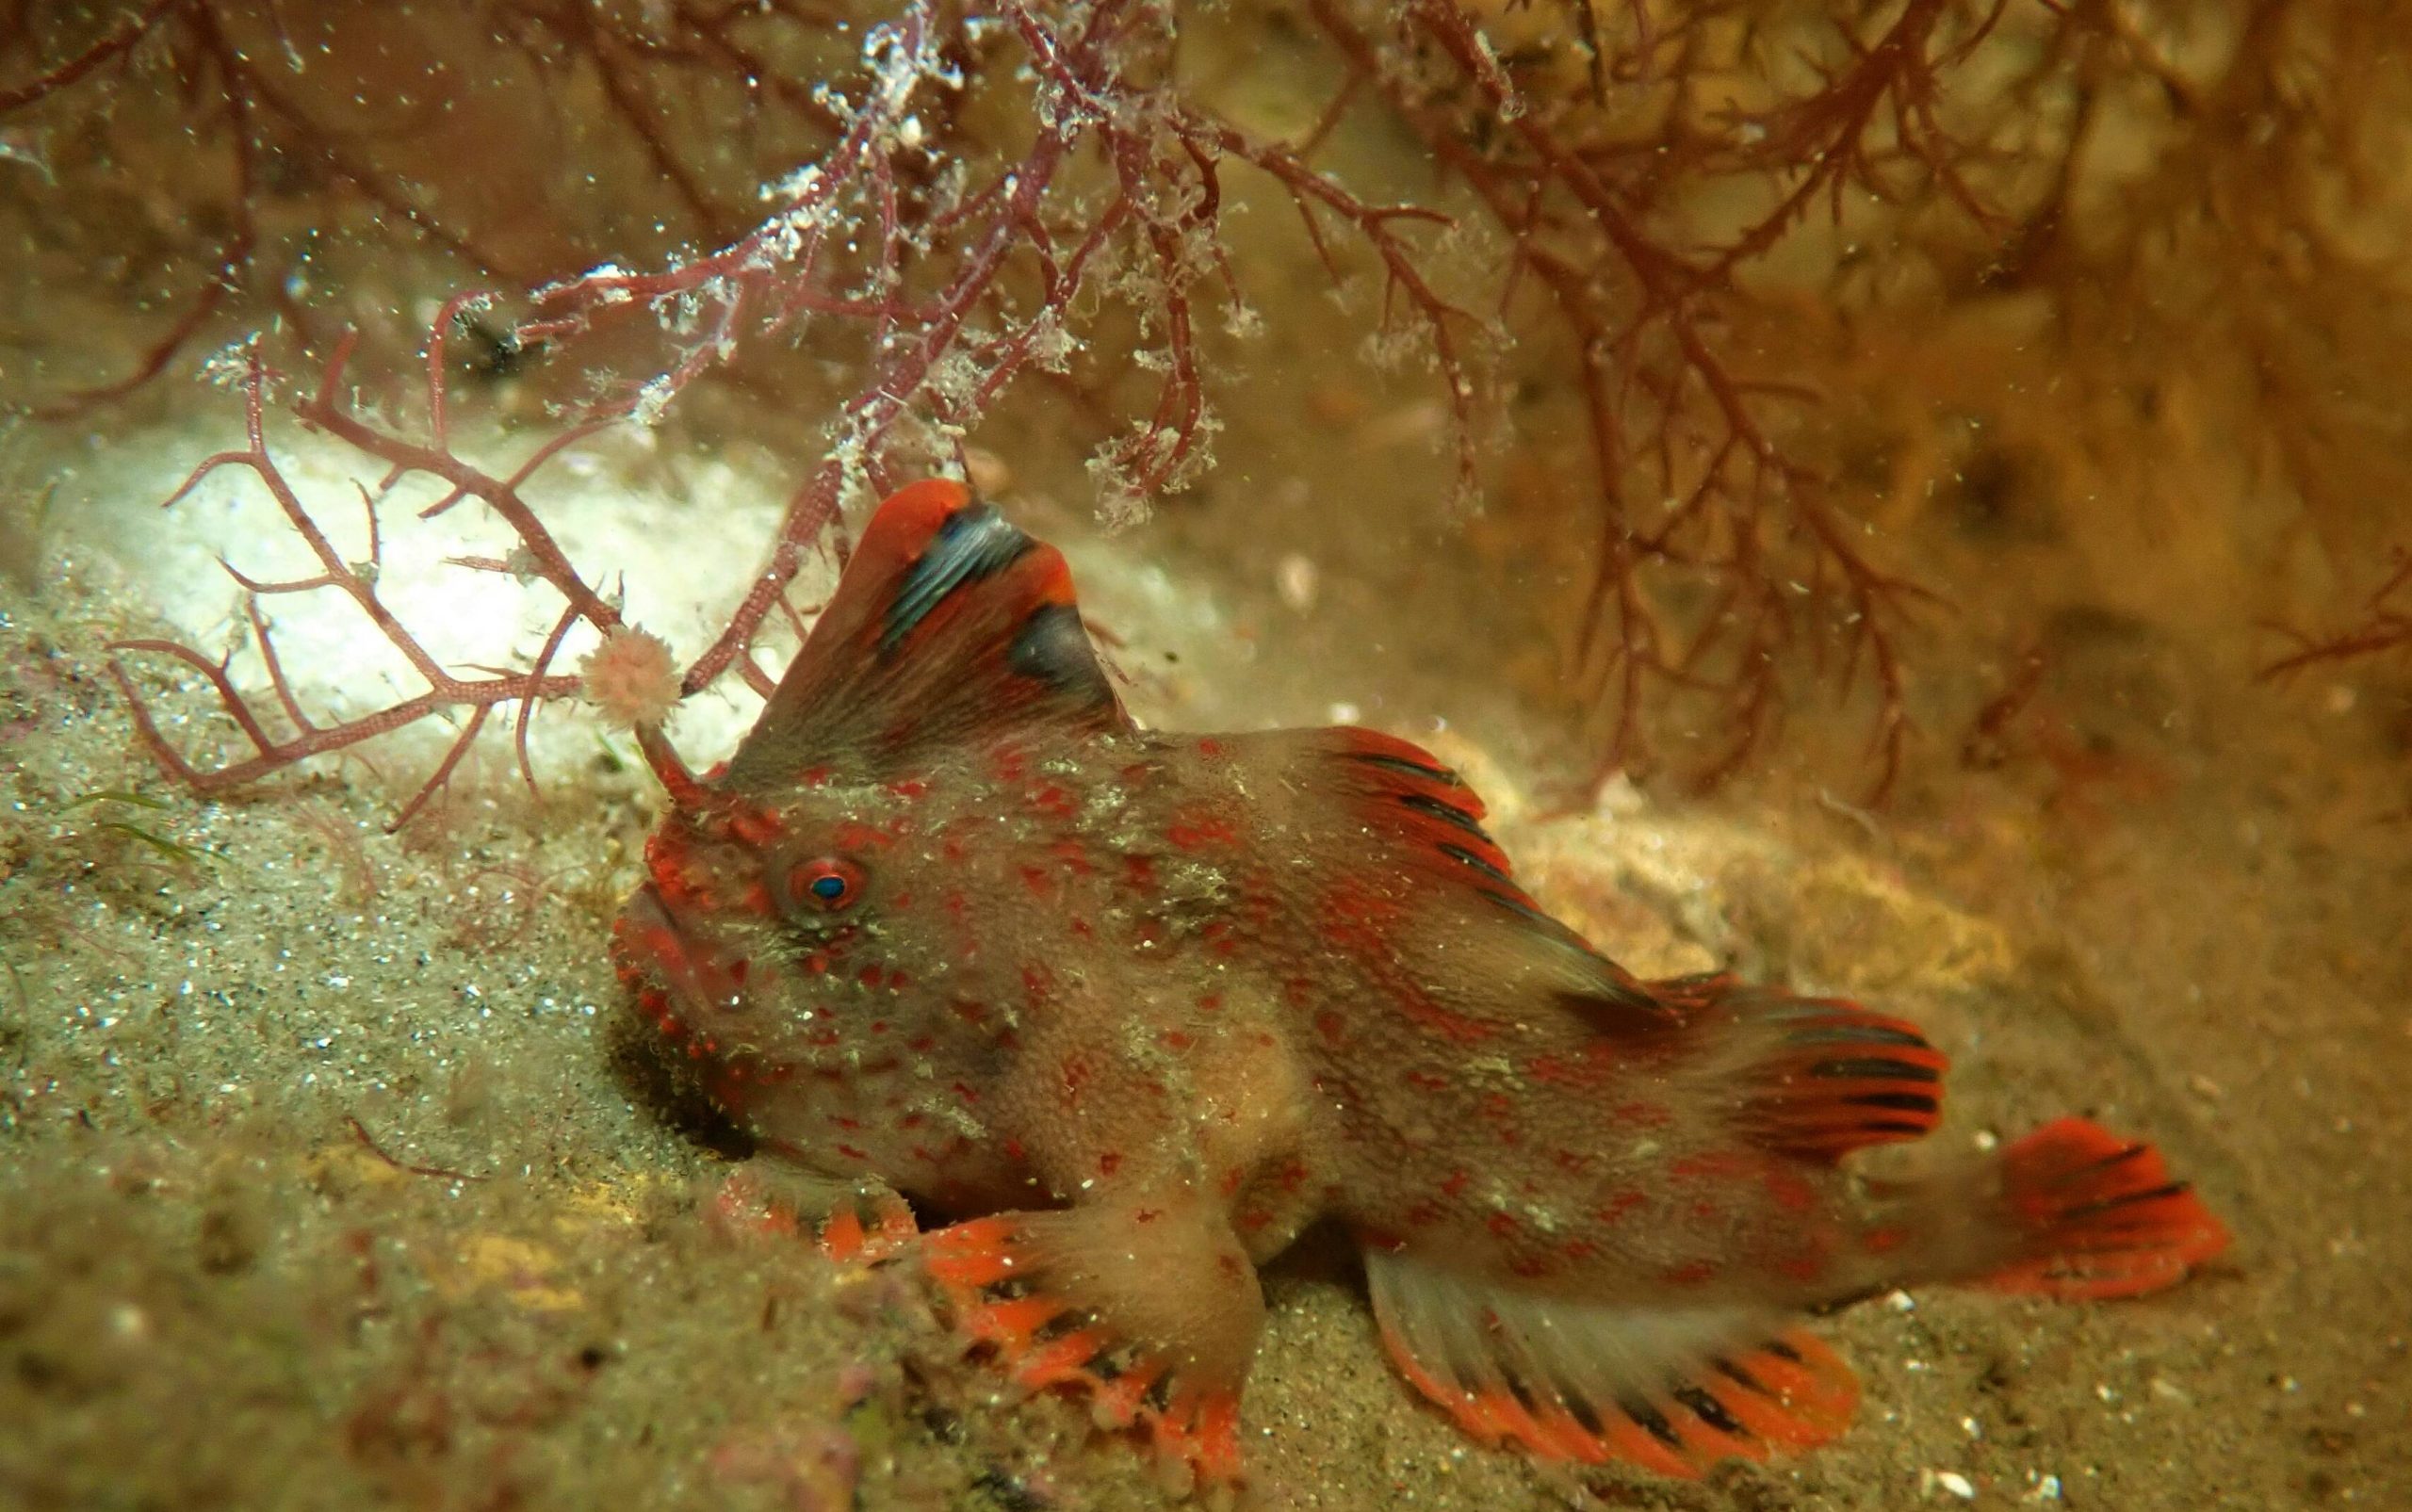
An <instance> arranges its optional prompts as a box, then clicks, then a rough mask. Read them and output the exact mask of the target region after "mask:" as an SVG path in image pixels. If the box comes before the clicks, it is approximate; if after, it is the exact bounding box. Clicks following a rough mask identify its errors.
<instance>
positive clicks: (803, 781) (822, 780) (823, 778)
mask: <svg viewBox="0 0 2412 1512" xmlns="http://www.w3.org/2000/svg"><path fill="white" fill-rule="evenodd" d="M833 775H835V773H833V772H831V771H830V770H829V768H828V765H827V764H826V763H823V764H822V765H820V766H815V767H807V768H805V769H804V770H803V771H802V772H797V773H796V774H795V780H796V782H797V784H798V785H799V786H802V787H806V788H825V787H827V786H829V779H830V778H831V777H832V776H833Z"/></svg>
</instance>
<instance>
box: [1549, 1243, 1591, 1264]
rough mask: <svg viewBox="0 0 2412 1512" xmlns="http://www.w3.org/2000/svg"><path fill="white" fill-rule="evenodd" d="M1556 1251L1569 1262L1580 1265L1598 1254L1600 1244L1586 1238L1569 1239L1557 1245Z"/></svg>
mask: <svg viewBox="0 0 2412 1512" xmlns="http://www.w3.org/2000/svg"><path fill="white" fill-rule="evenodd" d="M1557 1252H1558V1253H1559V1254H1560V1255H1563V1256H1565V1257H1566V1259H1567V1261H1568V1262H1569V1263H1570V1264H1574V1265H1580V1264H1582V1263H1583V1262H1584V1261H1585V1260H1589V1259H1591V1258H1592V1257H1593V1256H1595V1255H1597V1254H1599V1252H1600V1246H1599V1245H1597V1244H1593V1243H1591V1242H1590V1241H1589V1240H1588V1239H1570V1240H1568V1241H1566V1242H1565V1243H1564V1244H1560V1245H1558V1246H1557Z"/></svg>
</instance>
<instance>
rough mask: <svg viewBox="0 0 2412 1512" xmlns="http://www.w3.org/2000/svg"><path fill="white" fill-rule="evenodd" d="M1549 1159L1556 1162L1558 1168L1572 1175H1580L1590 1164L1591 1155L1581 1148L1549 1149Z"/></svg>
mask: <svg viewBox="0 0 2412 1512" xmlns="http://www.w3.org/2000/svg"><path fill="white" fill-rule="evenodd" d="M1550 1159H1551V1160H1554V1161H1556V1162H1557V1168H1558V1169H1559V1170H1561V1171H1565V1172H1567V1173H1568V1174H1570V1175H1573V1176H1580V1175H1582V1174H1583V1172H1584V1171H1586V1170H1588V1169H1589V1167H1590V1164H1591V1157H1589V1155H1586V1154H1584V1153H1583V1152H1582V1151H1581V1150H1573V1149H1555V1150H1552V1151H1550Z"/></svg>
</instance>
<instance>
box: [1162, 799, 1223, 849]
mask: <svg viewBox="0 0 2412 1512" xmlns="http://www.w3.org/2000/svg"><path fill="white" fill-rule="evenodd" d="M1165 839H1166V840H1168V841H1170V842H1171V843H1172V846H1173V848H1174V849H1175V850H1179V851H1186V852H1189V853H1191V854H1196V853H1198V852H1199V851H1205V850H1210V849H1211V850H1227V849H1229V848H1230V847H1232V846H1235V845H1237V844H1239V842H1240V832H1239V830H1238V829H1237V828H1236V827H1234V826H1233V825H1232V823H1231V821H1230V820H1227V819H1225V818H1223V817H1222V816H1221V815H1219V814H1216V813H1214V811H1213V810H1211V809H1205V808H1191V809H1184V810H1182V812H1181V813H1180V814H1178V815H1176V816H1175V817H1174V819H1173V821H1172V822H1171V823H1170V824H1167V825H1166V826H1165Z"/></svg>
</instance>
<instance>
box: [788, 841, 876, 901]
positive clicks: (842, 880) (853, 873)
mask: <svg viewBox="0 0 2412 1512" xmlns="http://www.w3.org/2000/svg"><path fill="white" fill-rule="evenodd" d="M862 891H863V869H862V868H860V867H858V866H856V865H855V863H853V862H852V861H849V860H847V859H846V858H845V857H843V856H837V855H817V856H814V857H812V858H811V859H809V860H806V861H799V862H797V863H796V864H795V865H794V866H793V867H792V868H790V870H789V871H788V898H789V900H790V902H796V903H800V904H802V905H804V906H805V907H807V908H815V909H819V910H820V911H821V912H823V913H825V914H834V913H836V912H837V911H838V910H839V909H841V908H845V907H849V906H851V905H852V904H853V903H854V902H855V900H856V899H857V898H859V897H861V896H862Z"/></svg>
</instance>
